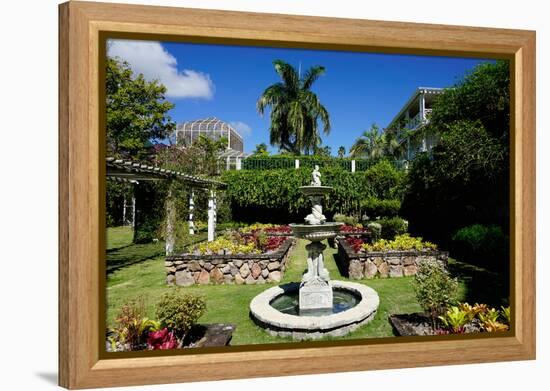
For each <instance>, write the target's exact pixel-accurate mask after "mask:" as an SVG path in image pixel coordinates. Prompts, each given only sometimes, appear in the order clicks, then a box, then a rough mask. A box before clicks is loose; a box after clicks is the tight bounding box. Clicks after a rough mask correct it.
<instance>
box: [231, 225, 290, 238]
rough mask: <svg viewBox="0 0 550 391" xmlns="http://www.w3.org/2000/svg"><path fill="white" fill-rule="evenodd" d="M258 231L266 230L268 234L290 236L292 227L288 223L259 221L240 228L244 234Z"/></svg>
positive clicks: (240, 231)
mask: <svg viewBox="0 0 550 391" xmlns="http://www.w3.org/2000/svg"><path fill="white" fill-rule="evenodd" d="M257 232H264V233H265V234H266V235H267V236H290V235H292V228H290V226H288V225H275V224H259V223H257V224H252V225H249V226H246V227H242V228H239V233H241V234H243V235H253V234H255V233H257Z"/></svg>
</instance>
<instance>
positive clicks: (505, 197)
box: [401, 61, 510, 263]
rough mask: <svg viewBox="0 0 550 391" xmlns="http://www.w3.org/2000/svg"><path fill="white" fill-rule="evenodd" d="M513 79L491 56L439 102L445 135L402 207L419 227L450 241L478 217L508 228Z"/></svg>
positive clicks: (436, 111)
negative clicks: (510, 104) (510, 121)
mask: <svg viewBox="0 0 550 391" xmlns="http://www.w3.org/2000/svg"><path fill="white" fill-rule="evenodd" d="M509 82H510V79H509V69H508V62H506V61H498V62H496V63H483V64H481V65H479V66H477V67H476V68H475V69H474V70H473V71H472V72H471V73H470V74H468V75H467V76H466V77H465V78H464V80H462V81H461V82H459V83H458V84H457V85H456V86H455V87H454V88H451V89H447V90H445V92H444V93H443V94H442V95H441V96H440V97H439V98H438V99H437V101H436V102H435V103H434V105H433V108H432V114H431V117H430V119H431V120H430V123H429V124H428V125H426V130H428V131H430V132H433V133H434V134H436V135H438V138H439V141H438V143H437V145H436V146H435V147H434V148H433V149H432V151H431V154H428V153H420V154H418V155H417V156H416V158H415V159H414V161H413V162H412V166H411V168H410V170H409V174H408V181H407V186H406V192H405V197H404V201H403V204H402V210H401V212H402V214H403V215H404V216H405V217H406V218H408V219H409V221H410V223H411V225H410V228H411V230H412V231H413V233H415V234H419V235H422V236H424V237H427V238H429V239H432V240H437V241H439V243H441V244H443V245H446V244H449V240H450V238H451V237H452V235H453V234H454V232H456V230H457V229H459V228H462V227H465V226H468V225H471V224H476V223H481V224H486V225H492V224H496V225H498V226H499V227H501V228H502V230H503V231H504V232H507V231H508V221H509V217H510V207H509V166H510V165H509V145H508V143H509V100H510V93H509V87H510V85H509ZM502 261H503V260H502V259H500V260H499V262H500V263H502Z"/></svg>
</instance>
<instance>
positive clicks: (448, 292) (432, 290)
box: [414, 261, 458, 328]
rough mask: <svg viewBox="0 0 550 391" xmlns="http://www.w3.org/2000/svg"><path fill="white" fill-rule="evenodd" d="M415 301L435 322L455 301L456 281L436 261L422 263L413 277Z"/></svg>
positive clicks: (456, 292)
mask: <svg viewBox="0 0 550 391" xmlns="http://www.w3.org/2000/svg"><path fill="white" fill-rule="evenodd" d="M414 291H415V294H416V299H417V300H418V302H419V303H420V305H421V306H422V308H423V309H424V310H425V311H427V312H428V313H429V314H430V316H431V317H432V323H433V326H434V328H435V321H436V319H437V317H438V316H439V315H441V314H442V313H443V311H445V309H446V307H448V306H449V305H451V304H453V303H454V302H455V301H456V298H457V294H458V280H457V279H456V278H452V277H451V276H450V275H449V273H448V272H447V270H446V269H445V267H444V266H443V265H442V264H441V263H440V262H438V261H425V262H422V263H421V264H420V266H419V268H418V272H417V273H416V274H415V276H414Z"/></svg>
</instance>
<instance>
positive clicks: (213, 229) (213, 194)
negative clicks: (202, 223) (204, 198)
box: [208, 190, 216, 242]
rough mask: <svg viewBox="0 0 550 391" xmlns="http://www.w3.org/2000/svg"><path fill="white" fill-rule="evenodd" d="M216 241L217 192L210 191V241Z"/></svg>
mask: <svg viewBox="0 0 550 391" xmlns="http://www.w3.org/2000/svg"><path fill="white" fill-rule="evenodd" d="M214 239H216V192H215V191H214V190H210V195H209V197H208V241H209V242H211V241H213V240H214Z"/></svg>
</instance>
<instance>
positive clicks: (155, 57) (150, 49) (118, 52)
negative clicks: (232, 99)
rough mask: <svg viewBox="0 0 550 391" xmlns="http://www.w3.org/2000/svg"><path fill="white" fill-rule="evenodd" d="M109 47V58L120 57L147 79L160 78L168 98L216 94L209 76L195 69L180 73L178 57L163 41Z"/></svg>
mask: <svg viewBox="0 0 550 391" xmlns="http://www.w3.org/2000/svg"><path fill="white" fill-rule="evenodd" d="M107 48H108V49H107V54H108V56H109V57H120V58H121V59H123V60H125V61H127V62H128V63H129V64H130V66H131V67H132V70H133V71H134V72H136V73H143V76H144V77H145V78H146V79H147V80H153V79H157V80H159V81H160V82H161V83H162V84H164V85H165V86H166V89H167V91H166V95H167V96H168V97H172V98H205V99H210V98H212V96H213V95H214V84H213V83H212V80H210V76H209V75H208V74H206V73H202V72H198V71H194V70H191V69H183V70H181V71H179V70H178V61H177V60H176V58H175V57H174V56H173V55H171V54H170V53H168V51H167V50H166V49H165V48H164V47H162V45H161V44H160V43H159V42H153V41H128V40H109V42H108V46H107Z"/></svg>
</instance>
